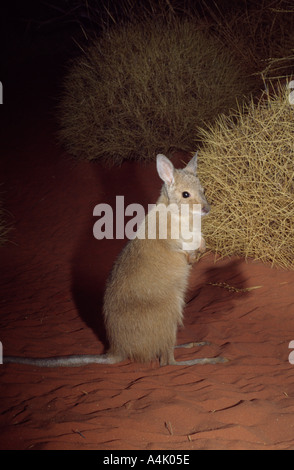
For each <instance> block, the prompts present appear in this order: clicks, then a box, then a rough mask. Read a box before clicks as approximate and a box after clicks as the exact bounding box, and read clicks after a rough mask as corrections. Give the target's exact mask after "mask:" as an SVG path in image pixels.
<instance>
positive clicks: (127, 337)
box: [3, 154, 226, 367]
mask: <svg viewBox="0 0 294 470" xmlns="http://www.w3.org/2000/svg"><path fill="white" fill-rule="evenodd" d="M156 163H157V171H158V174H159V176H160V178H161V179H162V180H163V182H164V185H163V187H162V190H161V194H160V197H159V199H158V201H157V203H156V206H155V208H154V210H157V209H158V214H159V217H158V218H159V219H160V217H161V215H162V209H164V208H167V207H168V206H171V207H173V210H171V212H170V215H169V218H168V219H167V220H168V222H167V230H166V236H164V237H161V236H160V234H159V230H158V227H156V232H155V236H153V238H151V237H148V236H146V234H147V231H148V228H149V227H151V225H150V224H151V212H152V211H150V212H149V213H148V214H147V216H146V217H145V220H144V223H142V225H141V226H140V227H139V229H138V232H137V235H136V237H135V238H134V239H133V240H130V241H129V242H128V243H127V245H126V246H125V248H124V249H123V250H122V252H121V253H120V255H119V257H118V259H117V260H116V262H115V263H114V266H113V269H112V271H111V273H110V275H109V278H108V281H107V284H106V290H105V295H104V305H103V314H104V320H105V327H106V332H107V336H108V340H109V345H110V348H109V350H108V352H107V353H106V354H99V355H90V356H88V355H75V356H64V357H51V358H22V357H12V356H7V357H4V358H3V362H4V363H21V364H30V365H34V366H40V367H62V366H81V365H86V364H91V363H99V364H116V363H118V362H121V361H123V360H126V359H130V360H132V361H137V362H150V361H153V360H157V359H159V362H160V365H162V366H163V365H193V364H216V363H221V362H226V359H225V358H222V357H216V358H201V359H191V360H187V361H181V362H177V361H175V358H174V348H175V347H193V346H201V345H204V344H209V343H207V342H202V343H189V344H184V345H182V346H176V335H177V328H178V326H179V325H182V324H183V309H184V304H185V301H184V297H185V293H186V290H187V286H188V278H189V273H190V270H191V264H192V263H193V262H194V261H195V259H196V256H195V253H196V252H197V250H199V251H205V241H204V239H203V238H202V235H201V233H198V234H195V235H198V240H199V242H198V245H197V250H196V251H195V249H187V247H186V245H185V243H184V242H186V241H187V240H186V239H184V238H183V234H182V231H179V233H178V235H177V237H176V238H175V237H174V236H172V231H171V226H172V222H173V221H179V220H180V222H181V223H182V222H183V218H185V217H186V219H187V220H186V221H185V222H186V223H188V225H189V223H190V220H191V217H192V216H193V213H195V206H193V204H198V205H200V206H197V207H198V208H199V207H200V210H201V215H206V214H208V212H209V210H210V207H209V204H208V202H207V201H206V198H205V196H204V191H203V188H202V186H201V184H200V181H199V179H198V178H197V176H196V169H197V154H196V155H195V156H194V157H193V158H192V159H191V160H190V162H189V163H188V164H187V165H186V167H185V168H184V169H177V170H176V169H175V168H174V166H173V164H172V162H171V161H170V160H169V159H168V158H167V157H165V156H164V155H161V154H159V155H157V161H156ZM182 205H186V206H185V207H186V208H187V205H188V210H186V211H185V215H182V212H181V211H178V212H177V211H176V210H175V208H180V207H182ZM156 217H157V215H156ZM153 220H154V219H153ZM186 225H187V224H186ZM194 230H197V229H194ZM148 233H149V232H148ZM139 234H141V236H140V235H139ZM142 235H143V236H142ZM144 235H145V236H144ZM193 235H194V234H193ZM189 247H190V245H189V246H188V248H189Z"/></svg>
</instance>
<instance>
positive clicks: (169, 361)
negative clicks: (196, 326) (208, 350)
mask: <svg viewBox="0 0 294 470" xmlns="http://www.w3.org/2000/svg"><path fill="white" fill-rule="evenodd" d="M206 344H209V343H208V342H206V341H203V342H201V343H194V342H191V343H186V344H182V345H179V346H175V348H180V347H184V348H192V347H193V346H204V345H206ZM224 362H228V359H226V358H225V357H202V358H199V359H190V360H187V361H176V360H175V356H174V348H172V349H170V350H169V351H168V352H166V353H165V354H163V355H162V356H161V357H160V360H159V363H160V366H167V365H173V366H193V365H197V364H223V363H224Z"/></svg>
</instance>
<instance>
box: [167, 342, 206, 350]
mask: <svg viewBox="0 0 294 470" xmlns="http://www.w3.org/2000/svg"><path fill="white" fill-rule="evenodd" d="M209 344H211V343H210V342H209V341H200V342H199V343H198V342H195V341H192V342H191V343H184V344H178V345H177V346H175V349H177V348H194V347H197V346H207V345H209Z"/></svg>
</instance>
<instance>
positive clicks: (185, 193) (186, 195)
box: [182, 191, 191, 198]
mask: <svg viewBox="0 0 294 470" xmlns="http://www.w3.org/2000/svg"><path fill="white" fill-rule="evenodd" d="M182 196H183V197H184V198H186V197H190V196H191V194H190V193H188V191H184V192H183V193H182Z"/></svg>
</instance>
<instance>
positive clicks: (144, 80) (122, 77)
mask: <svg viewBox="0 0 294 470" xmlns="http://www.w3.org/2000/svg"><path fill="white" fill-rule="evenodd" d="M252 87H253V83H252V79H251V78H250V77H248V76H247V72H246V70H245V69H244V68H243V67H242V65H240V62H239V61H238V60H236V59H235V57H234V54H232V51H231V50H230V49H229V48H226V47H224V45H223V43H222V42H221V41H220V40H219V39H217V38H216V37H212V36H211V35H209V34H208V33H207V30H206V26H203V23H202V26H201V27H199V26H198V29H197V22H196V21H195V19H194V20H191V19H185V20H183V19H182V20H181V19H179V18H176V17H175V18H174V19H169V20H168V21H165V22H164V21H163V20H162V21H154V20H153V21H152V20H144V21H143V22H139V23H136V24H134V23H130V24H128V25H120V26H116V27H114V28H113V29H110V30H107V31H105V33H104V34H103V35H102V36H101V37H100V38H99V39H96V41H95V42H94V43H93V44H92V45H91V46H90V47H88V48H87V49H84V52H83V53H82V55H81V56H80V57H79V58H78V59H76V60H75V61H74V62H73V63H72V64H71V66H70V68H69V72H68V75H67V77H66V79H65V83H64V92H63V96H62V99H61V104H60V107H59V117H60V123H61V131H60V140H61V142H62V143H63V144H64V145H65V147H66V148H67V150H68V151H69V152H70V153H71V154H73V155H75V156H78V157H80V158H85V159H89V160H93V159H101V160H104V161H107V162H110V163H121V162H122V160H123V159H137V160H142V161H144V160H149V159H152V160H153V159H154V158H155V155H156V154H157V153H158V152H162V153H165V152H167V151H168V149H169V148H170V147H176V148H181V149H183V150H192V149H193V148H194V147H195V145H196V142H197V139H198V136H197V135H196V133H195V131H196V128H197V126H201V125H203V123H206V122H212V121H213V120H214V119H215V118H216V116H217V115H218V114H219V113H221V112H225V111H227V110H229V109H230V108H232V107H234V106H235V104H236V98H239V99H242V98H243V96H244V95H246V94H248V93H249V92H250V91H251V90H252Z"/></svg>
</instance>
